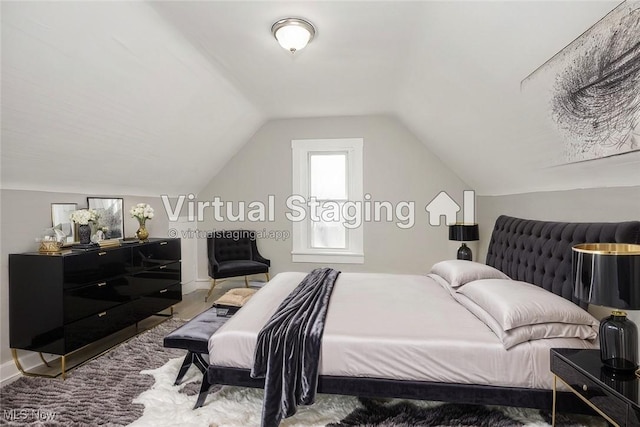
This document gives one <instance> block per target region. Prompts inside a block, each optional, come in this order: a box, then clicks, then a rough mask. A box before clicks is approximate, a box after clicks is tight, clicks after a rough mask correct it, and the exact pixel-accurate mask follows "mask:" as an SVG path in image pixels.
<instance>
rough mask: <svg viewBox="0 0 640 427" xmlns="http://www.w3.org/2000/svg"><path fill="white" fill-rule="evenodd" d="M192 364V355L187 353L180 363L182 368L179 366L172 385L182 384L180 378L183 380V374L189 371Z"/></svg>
mask: <svg viewBox="0 0 640 427" xmlns="http://www.w3.org/2000/svg"><path fill="white" fill-rule="evenodd" d="M193 362H194V353H192V352H190V351H188V352H187V355H186V356H185V357H184V360H183V361H182V366H180V371H178V376H177V377H176V382H174V383H173V385H180V383H181V382H182V378H184V374H186V373H187V371H188V370H189V366H191V364H192V363H193Z"/></svg>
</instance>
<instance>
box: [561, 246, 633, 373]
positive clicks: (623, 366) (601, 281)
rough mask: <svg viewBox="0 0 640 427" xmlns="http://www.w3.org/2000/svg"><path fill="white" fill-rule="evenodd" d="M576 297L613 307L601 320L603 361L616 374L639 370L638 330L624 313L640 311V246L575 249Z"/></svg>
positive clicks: (574, 277) (601, 355)
mask: <svg viewBox="0 0 640 427" xmlns="http://www.w3.org/2000/svg"><path fill="white" fill-rule="evenodd" d="M573 279H574V287H573V291H574V295H575V296H576V297H578V298H580V300H582V301H584V302H588V303H590V304H596V305H604V306H607V307H613V308H616V309H618V310H614V311H613V312H612V313H611V316H608V317H605V318H604V319H602V320H601V321H600V334H599V335H600V358H601V359H602V363H603V364H604V366H605V368H609V369H612V370H613V371H618V372H620V371H635V370H636V369H637V368H638V328H637V327H636V325H635V323H633V322H632V321H631V320H629V319H627V313H626V312H625V311H623V310H639V309H640V245H631V244H625V243H584V244H581V245H576V246H574V247H573Z"/></svg>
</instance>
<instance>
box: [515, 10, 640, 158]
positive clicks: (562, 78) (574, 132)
mask: <svg viewBox="0 0 640 427" xmlns="http://www.w3.org/2000/svg"><path fill="white" fill-rule="evenodd" d="M522 91H523V93H525V94H528V95H529V96H531V97H534V98H535V99H536V101H535V102H534V104H536V103H537V107H538V108H541V109H543V110H544V111H545V114H546V119H547V120H548V121H549V124H550V126H552V127H553V129H554V130H555V131H557V136H558V137H559V140H560V143H561V144H562V159H560V161H559V162H558V163H574V162H581V161H586V160H594V159H599V158H604V157H610V156H616V155H621V154H625V153H629V152H632V151H637V150H640V1H626V2H624V3H622V4H620V5H619V6H618V7H616V8H615V9H614V10H612V11H611V12H610V13H609V14H607V15H606V16H605V17H604V18H602V19H601V20H600V21H598V22H597V23H596V24H594V25H593V26H592V27H591V28H589V29H588V30H587V31H585V32H584V33H583V34H582V35H580V36H579V37H578V38H576V39H575V40H574V41H573V42H572V43H570V44H569V45H568V46H566V47H565V48H564V49H563V50H562V51H560V52H558V53H557V54H556V55H554V56H553V57H552V58H551V59H550V60H549V61H547V62H546V63H544V64H543V65H542V66H540V67H539V68H538V69H537V70H535V71H534V72H533V73H531V74H530V75H529V76H528V77H527V78H525V79H524V80H523V81H522Z"/></svg>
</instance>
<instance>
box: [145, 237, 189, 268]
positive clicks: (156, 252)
mask: <svg viewBox="0 0 640 427" xmlns="http://www.w3.org/2000/svg"><path fill="white" fill-rule="evenodd" d="M179 260H180V240H179V239H173V240H163V241H161V242H154V243H147V244H144V245H140V246H137V247H135V248H134V249H133V264H134V268H136V269H145V268H150V267H154V266H156V265H162V264H170V263H172V262H175V261H179Z"/></svg>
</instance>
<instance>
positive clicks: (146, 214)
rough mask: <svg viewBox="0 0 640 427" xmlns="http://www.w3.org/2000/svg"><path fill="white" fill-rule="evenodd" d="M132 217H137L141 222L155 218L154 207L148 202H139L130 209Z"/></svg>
mask: <svg viewBox="0 0 640 427" xmlns="http://www.w3.org/2000/svg"><path fill="white" fill-rule="evenodd" d="M129 213H130V214H131V217H132V218H137V219H138V221H139V222H140V224H144V223H145V221H146V220H148V219H152V218H153V208H152V207H151V206H149V205H148V204H146V203H138V204H137V205H135V206H134V207H132V208H131V210H130V211H129Z"/></svg>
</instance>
